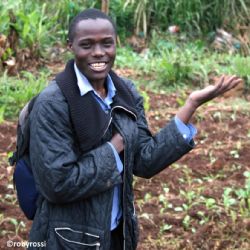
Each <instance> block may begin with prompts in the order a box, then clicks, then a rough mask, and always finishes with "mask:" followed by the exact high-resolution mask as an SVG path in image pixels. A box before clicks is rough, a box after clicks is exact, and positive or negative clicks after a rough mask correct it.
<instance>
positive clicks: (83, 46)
mask: <svg viewBox="0 0 250 250" xmlns="http://www.w3.org/2000/svg"><path fill="white" fill-rule="evenodd" d="M80 46H81V47H82V48H83V49H90V47H91V44H90V43H82V44H81V45H80Z"/></svg>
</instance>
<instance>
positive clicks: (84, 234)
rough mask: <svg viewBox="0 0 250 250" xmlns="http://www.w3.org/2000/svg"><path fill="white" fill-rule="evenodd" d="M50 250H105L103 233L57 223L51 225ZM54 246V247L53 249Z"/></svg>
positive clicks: (86, 227) (48, 244)
mask: <svg viewBox="0 0 250 250" xmlns="http://www.w3.org/2000/svg"><path fill="white" fill-rule="evenodd" d="M49 231H50V232H49V239H48V242H47V246H48V247H49V249H53V250H54V249H60V250H69V249H74V250H75V249H76V250H78V249H82V250H101V249H103V246H102V242H103V232H102V230H99V229H95V228H92V227H89V226H82V225H77V224H69V223H62V222H55V223H51V224H50V230H49ZM52 246H53V247H52Z"/></svg>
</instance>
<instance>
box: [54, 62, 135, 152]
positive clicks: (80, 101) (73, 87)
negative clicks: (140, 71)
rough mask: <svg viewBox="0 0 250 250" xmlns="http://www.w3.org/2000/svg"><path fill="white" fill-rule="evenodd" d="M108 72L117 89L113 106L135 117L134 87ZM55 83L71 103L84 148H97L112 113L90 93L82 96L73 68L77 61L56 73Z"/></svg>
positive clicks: (70, 107)
mask: <svg viewBox="0 0 250 250" xmlns="http://www.w3.org/2000/svg"><path fill="white" fill-rule="evenodd" d="M109 75H110V77H111V79H112V81H113V83H114V85H115V88H116V90H117V92H116V95H115V96H114V98H113V103H112V105H111V108H112V109H114V108H120V109H122V110H123V111H125V112H127V113H128V114H130V115H132V117H133V118H134V117H136V109H135V100H134V98H133V95H132V93H131V90H130V89H129V88H128V87H127V85H126V84H125V83H124V81H123V80H122V79H121V78H120V77H118V76H117V75H116V74H115V73H114V72H113V71H110V73H109ZM56 82H57V84H58V86H59V88H60V89H61V91H62V93H63V95H64V96H65V98H66V100H67V102H68V105H69V110H70V115H71V119H72V123H73V127H74V130H75V132H76V135H77V139H78V141H79V144H80V147H81V149H82V150H83V151H88V150H90V149H92V148H94V147H95V145H97V144H98V143H99V142H100V140H101V138H102V137H103V135H104V134H105V132H106V131H107V129H108V127H109V125H110V123H111V116H110V114H106V113H105V112H104V111H103V110H102V108H101V106H100V105H99V103H98V102H97V101H96V100H95V98H94V97H93V95H92V94H91V92H88V93H87V94H85V95H84V96H81V95H80V90H79V87H78V85H77V77H76V74H75V71H74V60H70V61H69V62H68V63H67V65H66V67H65V69H64V71H63V72H61V73H59V74H58V75H56Z"/></svg>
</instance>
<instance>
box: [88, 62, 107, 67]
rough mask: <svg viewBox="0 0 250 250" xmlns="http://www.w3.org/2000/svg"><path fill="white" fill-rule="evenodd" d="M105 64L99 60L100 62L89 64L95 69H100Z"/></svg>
mask: <svg viewBox="0 0 250 250" xmlns="http://www.w3.org/2000/svg"><path fill="white" fill-rule="evenodd" d="M105 65H106V63H103V62H101V63H91V64H90V66H91V67H93V68H95V69H102V68H104V67H105Z"/></svg>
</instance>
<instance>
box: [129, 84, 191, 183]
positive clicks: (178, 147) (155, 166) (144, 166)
mask: <svg viewBox="0 0 250 250" xmlns="http://www.w3.org/2000/svg"><path fill="white" fill-rule="evenodd" d="M130 84H131V83H130ZM131 91H132V93H133V94H134V97H135V100H136V109H137V126H138V129H139V135H138V147H137V151H136V154H135V163H134V169H133V171H134V174H135V175H137V176H140V177H144V178H151V177H152V176H154V175H155V174H157V173H159V172H160V171H162V170H163V169H165V168H166V167H167V166H169V165H170V164H172V163H173V162H175V161H176V160H178V159H180V158H181V157H182V156H183V155H184V154H186V153H187V152H189V151H190V150H191V149H192V148H193V147H194V142H193V140H192V141H191V142H190V143H188V142H186V140H185V139H184V138H183V136H182V134H181V133H180V132H179V130H178V128H177V126H176V123H175V121H174V119H172V120H171V121H170V122H169V123H168V124H167V125H166V126H165V127H164V128H163V129H161V130H160V131H159V132H158V133H157V134H155V135H154V136H153V135H152V134H151V132H150V131H149V129H148V125H147V120H146V117H145V112H144V107H143V98H142V97H141V96H140V95H139V94H138V92H137V91H136V89H135V87H134V85H132V84H131Z"/></svg>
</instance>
